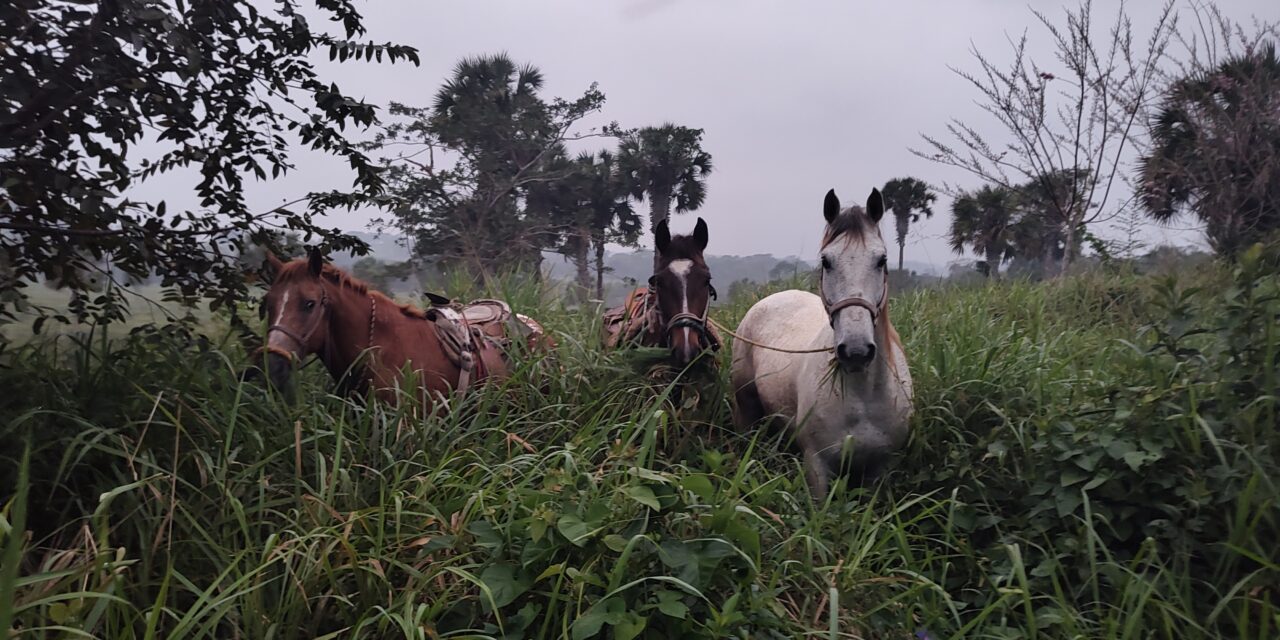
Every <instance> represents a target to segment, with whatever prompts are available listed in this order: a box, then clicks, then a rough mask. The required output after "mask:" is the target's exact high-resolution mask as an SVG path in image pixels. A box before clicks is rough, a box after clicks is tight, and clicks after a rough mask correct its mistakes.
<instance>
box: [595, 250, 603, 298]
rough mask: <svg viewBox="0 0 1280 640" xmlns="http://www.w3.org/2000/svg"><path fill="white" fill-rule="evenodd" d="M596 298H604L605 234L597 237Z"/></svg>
mask: <svg viewBox="0 0 1280 640" xmlns="http://www.w3.org/2000/svg"><path fill="white" fill-rule="evenodd" d="M596 299H597V300H604V236H603V235H601V236H599V237H597V238H596Z"/></svg>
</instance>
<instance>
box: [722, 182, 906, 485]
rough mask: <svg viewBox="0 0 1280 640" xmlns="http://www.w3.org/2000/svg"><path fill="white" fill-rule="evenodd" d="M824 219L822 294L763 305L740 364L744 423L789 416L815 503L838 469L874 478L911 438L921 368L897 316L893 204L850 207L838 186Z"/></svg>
mask: <svg viewBox="0 0 1280 640" xmlns="http://www.w3.org/2000/svg"><path fill="white" fill-rule="evenodd" d="M823 215H824V217H825V218H826V221H827V228H826V232H825V233H824V234H823V237H822V249H821V251H820V254H819V259H820V261H821V263H822V267H821V269H822V270H821V271H820V276H819V281H818V295H814V294H812V293H809V292H807V291H796V290H791V291H783V292H781V293H775V294H773V295H771V296H769V297H767V298H765V299H763V300H761V301H759V302H757V303H755V305H753V306H752V307H751V309H749V310H748V311H747V314H746V315H745V316H743V318H742V322H741V324H739V325H738V331H737V334H736V335H737V336H739V338H740V339H739V341H738V342H737V343H735V344H734V348H733V367H732V379H733V388H734V390H735V391H734V396H735V398H734V399H735V403H734V404H735V415H736V418H737V422H738V426H739V428H741V429H747V428H749V427H752V426H753V425H754V424H755V423H756V422H758V421H760V420H761V419H763V418H769V417H781V418H783V419H784V420H785V421H786V422H787V423H788V426H789V427H790V428H792V429H793V430H794V432H795V439H796V442H797V443H798V444H799V445H800V448H801V449H802V450H803V452H804V466H805V475H806V476H807V479H808V482H809V489H810V492H811V494H812V495H813V498H814V499H815V500H822V499H824V498H825V497H826V494H827V491H828V488H829V486H830V480H831V477H832V476H834V475H836V474H848V475H852V476H853V477H854V479H855V480H858V481H860V482H863V483H866V482H869V481H871V480H874V479H875V478H876V477H877V476H878V475H879V474H880V473H881V472H882V471H883V469H884V468H885V464H886V463H887V462H888V460H889V456H890V454H892V453H893V452H894V451H895V450H897V449H899V448H901V447H902V445H903V444H904V443H906V441H907V434H908V431H909V429H910V417H911V372H910V371H909V370H908V369H907V357H906V354H905V353H904V352H903V349H902V342H901V340H899V339H898V332H897V331H895V330H894V328H893V323H892V322H890V321H889V278H888V275H889V265H888V256H887V255H886V252H885V244H884V238H883V237H881V235H880V227H879V223H880V218H881V217H882V216H883V215H884V200H883V198H882V197H881V196H880V192H879V191H878V190H876V189H872V190H871V197H870V198H868V199H867V207H866V209H865V210H863V209H862V208H860V207H856V206H855V207H849V208H848V209H845V210H843V211H842V210H841V209H840V200H839V199H838V198H836V193H835V190H832V191H830V192H828V193H827V197H826V202H825V203H824V210H823ZM833 355H834V362H832V356H833Z"/></svg>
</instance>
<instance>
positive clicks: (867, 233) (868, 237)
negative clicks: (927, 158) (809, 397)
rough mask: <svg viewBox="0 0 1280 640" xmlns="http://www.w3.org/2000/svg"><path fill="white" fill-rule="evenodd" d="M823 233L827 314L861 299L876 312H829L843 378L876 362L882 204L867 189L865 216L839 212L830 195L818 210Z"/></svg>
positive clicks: (884, 263)
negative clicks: (833, 307) (824, 226)
mask: <svg viewBox="0 0 1280 640" xmlns="http://www.w3.org/2000/svg"><path fill="white" fill-rule="evenodd" d="M824 215H825V217H826V219H827V229H826V233H825V234H824V236H823V247H822V251H821V252H820V254H819V261H820V263H821V266H820V268H821V270H822V277H821V281H820V282H821V287H822V292H821V295H822V298H823V300H824V301H825V303H826V305H827V306H828V308H830V307H831V305H836V304H837V303H839V302H840V301H842V300H848V299H851V298H852V299H862V300H863V301H866V302H867V303H869V305H870V306H872V307H874V308H875V309H877V311H876V312H875V313H873V312H872V311H871V309H868V308H866V306H862V305H849V306H844V307H843V308H841V309H837V310H835V312H834V313H832V314H831V317H830V318H829V320H830V322H831V328H832V330H833V331H834V333H835V350H836V360H837V361H839V363H840V366H841V367H843V368H844V370H845V371H848V372H857V371H864V370H866V368H867V366H868V365H870V364H871V362H872V361H873V360H874V359H875V357H876V352H877V350H878V348H879V346H880V345H878V344H877V341H876V314H878V313H879V309H882V308H883V306H884V305H883V303H884V299H885V296H886V295H887V294H888V291H887V281H886V274H887V273H888V268H889V265H888V254H887V251H886V248H885V244H884V238H883V237H881V235H880V228H879V222H880V218H881V217H883V215H884V202H883V200H882V199H881V197H880V192H879V190H875V189H873V190H872V191H871V197H870V198H868V199H867V208H866V210H865V211H863V210H862V209H860V208H858V207H849V208H848V209H845V210H844V211H841V210H840V201H839V199H837V198H836V195H835V190H832V191H831V192H829V193H828V194H827V200H826V203H825V206H824Z"/></svg>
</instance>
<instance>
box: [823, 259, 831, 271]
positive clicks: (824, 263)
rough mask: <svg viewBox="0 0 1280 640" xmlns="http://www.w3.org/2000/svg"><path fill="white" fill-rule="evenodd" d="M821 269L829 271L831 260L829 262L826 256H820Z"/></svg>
mask: <svg viewBox="0 0 1280 640" xmlns="http://www.w3.org/2000/svg"><path fill="white" fill-rule="evenodd" d="M822 269H823V270H824V271H830V270H831V260H830V259H829V258H827V257H826V256H822Z"/></svg>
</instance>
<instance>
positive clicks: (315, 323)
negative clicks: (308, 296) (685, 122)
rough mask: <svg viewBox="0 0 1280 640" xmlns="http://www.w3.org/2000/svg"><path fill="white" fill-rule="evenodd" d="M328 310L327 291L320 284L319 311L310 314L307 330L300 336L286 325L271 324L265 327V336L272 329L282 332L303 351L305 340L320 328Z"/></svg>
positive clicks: (269, 333)
mask: <svg viewBox="0 0 1280 640" xmlns="http://www.w3.org/2000/svg"><path fill="white" fill-rule="evenodd" d="M328 310H329V292H328V291H327V290H326V289H325V288H324V285H323V284H322V285H320V313H317V314H315V315H314V316H312V318H311V322H310V324H309V325H308V327H307V330H306V331H305V332H303V334H302V335H301V336H299V335H298V334H296V333H294V332H293V330H291V329H289V328H288V327H286V326H284V325H279V324H273V325H271V326H269V327H267V336H268V338H269V337H270V336H271V332H272V331H279V332H280V333H283V334H284V335H286V336H288V337H289V339H290V340H293V341H294V342H295V343H297V345H298V348H299V350H302V351H305V350H306V348H307V341H308V340H310V339H311V335H312V334H314V333H315V332H316V329H319V328H320V325H321V324H322V323H323V322H324V320H325V316H326V315H328Z"/></svg>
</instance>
